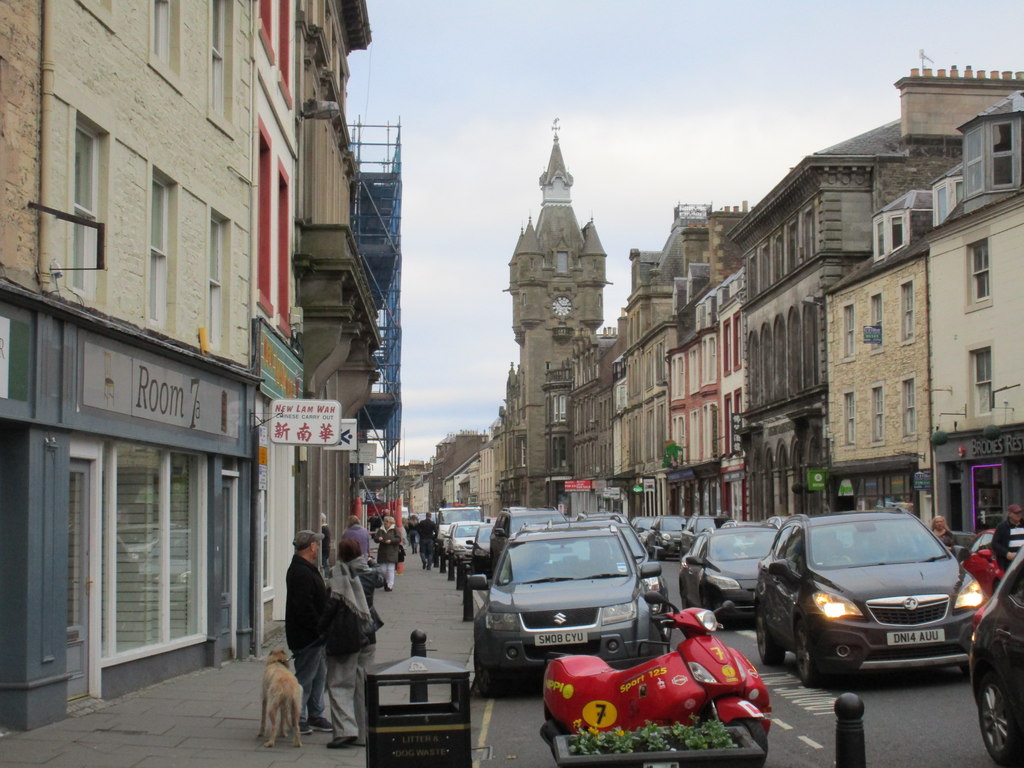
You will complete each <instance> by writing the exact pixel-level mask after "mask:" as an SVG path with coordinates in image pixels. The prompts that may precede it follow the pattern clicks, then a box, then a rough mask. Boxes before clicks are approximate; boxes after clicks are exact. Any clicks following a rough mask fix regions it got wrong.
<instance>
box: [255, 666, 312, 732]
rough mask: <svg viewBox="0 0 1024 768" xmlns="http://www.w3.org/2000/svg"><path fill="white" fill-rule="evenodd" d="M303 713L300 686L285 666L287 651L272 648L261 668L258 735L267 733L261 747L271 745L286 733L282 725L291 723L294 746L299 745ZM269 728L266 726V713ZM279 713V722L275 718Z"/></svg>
mask: <svg viewBox="0 0 1024 768" xmlns="http://www.w3.org/2000/svg"><path fill="white" fill-rule="evenodd" d="M301 714H302V686H301V685H299V681H298V680H297V679H296V678H295V675H294V674H293V673H292V671H291V669H289V668H288V654H287V653H285V652H284V651H283V650H281V649H280V648H279V649H277V650H276V651H271V652H270V655H269V656H267V666H266V669H264V670H263V708H262V712H261V713H260V732H259V733H258V734H257V735H258V736H263V734H264V733H266V734H267V741H266V743H265V744H264V745H263V746H264V747H272V746H274V740H275V739H276V738H277V737H278V736H279V735H280V736H284V735H286V732H285V727H286V726H291V729H292V734H294V736H295V740H294V741H293V742H292V743H293V744H294V745H295V746H296V747H301V746H302V740H301V739H300V738H299V717H300V716H301ZM268 716H269V718H270V728H269V730H268V728H267V717H268ZM279 717H280V722H279V721H278V718H279Z"/></svg>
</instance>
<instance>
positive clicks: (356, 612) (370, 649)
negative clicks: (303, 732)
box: [321, 539, 384, 749]
mask: <svg viewBox="0 0 1024 768" xmlns="http://www.w3.org/2000/svg"><path fill="white" fill-rule="evenodd" d="M382 586H384V575H383V573H382V572H381V570H380V569H379V568H371V567H370V566H369V565H368V564H367V562H366V558H365V557H364V556H363V555H362V553H361V552H360V550H359V545H358V544H357V543H356V541H355V540H354V539H342V540H341V541H340V542H338V559H337V562H336V563H335V565H334V568H333V569H331V578H330V580H329V582H328V587H329V588H330V599H329V602H328V607H327V610H326V611H325V612H324V619H323V620H322V621H321V628H322V630H323V631H324V632H325V634H326V637H327V642H326V651H327V694H328V697H329V698H330V702H331V725H332V727H333V735H334V737H333V738H332V739H331V741H330V743H328V745H327V748H328V749H339V748H341V747H347V746H348V745H350V744H354V745H356V746H364V745H365V744H366V701H365V696H366V670H367V669H368V668H369V667H370V666H371V665H372V664H373V658H374V654H375V652H376V648H377V635H376V633H377V630H378V629H380V628H381V627H382V626H383V625H384V622H382V621H381V619H380V616H379V615H377V611H376V610H375V609H374V607H373V591H374V590H375V589H377V588H378V587H382ZM339 613H340V616H339ZM347 622H355V623H356V624H358V626H359V630H360V631H359V633H358V642H357V643H355V644H352V642H351V638H350V637H349V636H348V632H347V631H345V629H344V627H345V626H346V623H347ZM355 645H357V646H358V647H355Z"/></svg>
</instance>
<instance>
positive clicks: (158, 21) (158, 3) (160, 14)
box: [153, 0, 171, 64]
mask: <svg viewBox="0 0 1024 768" xmlns="http://www.w3.org/2000/svg"><path fill="white" fill-rule="evenodd" d="M153 55H154V56H156V57H157V58H158V59H160V61H162V62H163V63H164V64H168V63H170V56H171V0H153Z"/></svg>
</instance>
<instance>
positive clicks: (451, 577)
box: [444, 555, 455, 581]
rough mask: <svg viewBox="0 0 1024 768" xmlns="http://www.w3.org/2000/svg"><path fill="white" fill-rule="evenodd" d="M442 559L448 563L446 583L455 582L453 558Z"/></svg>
mask: <svg viewBox="0 0 1024 768" xmlns="http://www.w3.org/2000/svg"><path fill="white" fill-rule="evenodd" d="M444 559H445V560H447V561H448V581H455V558H454V557H452V556H451V555H444Z"/></svg>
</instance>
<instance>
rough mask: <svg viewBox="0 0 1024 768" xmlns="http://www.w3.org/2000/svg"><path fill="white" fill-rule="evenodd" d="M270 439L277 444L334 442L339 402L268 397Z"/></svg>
mask: <svg viewBox="0 0 1024 768" xmlns="http://www.w3.org/2000/svg"><path fill="white" fill-rule="evenodd" d="M267 422H268V427H269V430H270V441H271V442H272V443H277V444H279V445H337V443H338V439H339V437H340V435H341V403H339V402H338V401H337V400H271V401H270V418H269V419H268V420H267Z"/></svg>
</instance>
